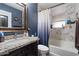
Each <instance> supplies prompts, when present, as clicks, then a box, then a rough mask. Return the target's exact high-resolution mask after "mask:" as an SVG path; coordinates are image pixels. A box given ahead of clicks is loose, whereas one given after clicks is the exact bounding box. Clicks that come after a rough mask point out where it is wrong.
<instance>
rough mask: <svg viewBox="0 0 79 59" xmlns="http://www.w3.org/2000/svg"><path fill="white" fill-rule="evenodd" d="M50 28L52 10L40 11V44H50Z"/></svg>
mask: <svg viewBox="0 0 79 59" xmlns="http://www.w3.org/2000/svg"><path fill="white" fill-rule="evenodd" d="M49 29H50V10H49V9H47V10H44V11H41V12H39V13H38V37H39V39H40V41H39V42H40V44H43V45H46V46H48V39H49Z"/></svg>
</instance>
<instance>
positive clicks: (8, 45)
mask: <svg viewBox="0 0 79 59" xmlns="http://www.w3.org/2000/svg"><path fill="white" fill-rule="evenodd" d="M38 40H39V39H38V38H37V37H21V38H17V39H11V40H7V41H5V42H2V43H0V55H1V56H37V55H38V49H37V45H38Z"/></svg>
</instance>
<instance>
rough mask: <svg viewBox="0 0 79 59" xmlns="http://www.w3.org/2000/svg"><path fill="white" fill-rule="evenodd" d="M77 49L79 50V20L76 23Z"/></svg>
mask: <svg viewBox="0 0 79 59" xmlns="http://www.w3.org/2000/svg"><path fill="white" fill-rule="evenodd" d="M75 47H76V48H77V49H78V50H79V20H78V21H76V35H75Z"/></svg>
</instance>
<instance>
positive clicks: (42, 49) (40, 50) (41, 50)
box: [38, 45, 49, 56]
mask: <svg viewBox="0 0 79 59" xmlns="http://www.w3.org/2000/svg"><path fill="white" fill-rule="evenodd" d="M47 53H49V48H48V47H47V46H44V45H38V55H42V56H46V54H47Z"/></svg>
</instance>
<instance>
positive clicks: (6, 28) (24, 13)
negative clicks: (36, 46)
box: [0, 3, 28, 32]
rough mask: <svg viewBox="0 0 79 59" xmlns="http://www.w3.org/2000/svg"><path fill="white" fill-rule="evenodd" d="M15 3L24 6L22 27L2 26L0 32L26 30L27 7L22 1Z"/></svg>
mask: <svg viewBox="0 0 79 59" xmlns="http://www.w3.org/2000/svg"><path fill="white" fill-rule="evenodd" d="M16 4H17V5H19V6H21V7H23V8H24V12H23V17H24V19H22V20H24V24H23V25H24V26H23V27H22V28H20V27H12V28H8V27H4V28H0V31H1V32H16V31H17V32H18V31H24V32H27V28H28V21H27V7H26V5H25V4H24V3H21V4H19V3H16Z"/></svg>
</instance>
